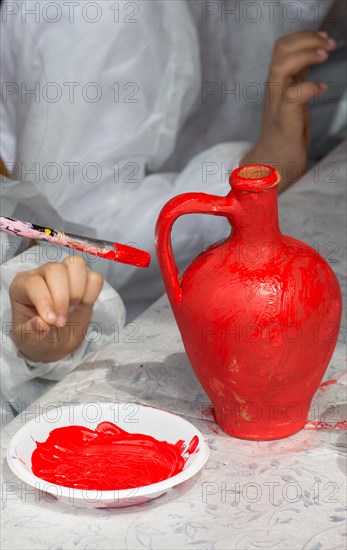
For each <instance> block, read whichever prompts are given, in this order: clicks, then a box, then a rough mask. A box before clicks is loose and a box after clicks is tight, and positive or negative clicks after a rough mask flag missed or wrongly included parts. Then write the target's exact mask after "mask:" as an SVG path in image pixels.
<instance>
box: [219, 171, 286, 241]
mask: <svg viewBox="0 0 347 550" xmlns="http://www.w3.org/2000/svg"><path fill="white" fill-rule="evenodd" d="M279 182H280V176H279V173H278V172H277V170H275V169H274V168H272V167H270V166H265V165H249V166H246V167H241V168H238V169H237V170H234V172H233V173H232V174H231V176H230V183H231V186H232V192H231V193H230V194H229V196H230V198H232V200H233V201H235V206H236V208H235V215H234V216H233V217H232V226H233V238H234V239H238V240H242V241H247V242H253V243H255V242H259V243H266V242H271V241H273V240H277V239H278V238H279V237H280V235H281V232H280V228H279V223H278V204H277V201H278V193H277V187H278V184H279Z"/></svg>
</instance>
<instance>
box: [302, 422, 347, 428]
mask: <svg viewBox="0 0 347 550" xmlns="http://www.w3.org/2000/svg"><path fill="white" fill-rule="evenodd" d="M305 430H347V420H340V422H336V423H335V424H330V423H329V422H323V421H322V420H316V421H314V420H310V421H309V422H308V423H307V424H306V426H305Z"/></svg>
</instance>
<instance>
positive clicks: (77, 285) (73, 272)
mask: <svg viewBox="0 0 347 550" xmlns="http://www.w3.org/2000/svg"><path fill="white" fill-rule="evenodd" d="M62 264H63V265H64V266H65V268H66V270H67V273H68V279H69V289H70V303H69V307H70V308H74V307H76V306H78V304H80V302H81V301H82V299H83V296H84V294H85V290H86V286H87V266H86V263H85V261H84V260H83V258H81V257H80V256H73V257H70V258H66V259H65V260H64V261H63V262H62Z"/></svg>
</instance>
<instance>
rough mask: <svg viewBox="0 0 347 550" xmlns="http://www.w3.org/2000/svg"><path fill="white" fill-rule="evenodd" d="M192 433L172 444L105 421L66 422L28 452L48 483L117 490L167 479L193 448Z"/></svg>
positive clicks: (195, 443) (180, 467) (195, 441)
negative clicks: (88, 423)
mask: <svg viewBox="0 0 347 550" xmlns="http://www.w3.org/2000/svg"><path fill="white" fill-rule="evenodd" d="M198 443H199V438H198V437H197V436H194V437H193V438H192V440H191V441H190V443H189V445H188V448H187V449H185V447H186V445H185V442H184V441H183V440H179V441H177V443H175V444H172V443H168V442H167V441H159V440H157V439H155V438H154V437H151V436H149V435H144V434H130V433H128V432H126V431H125V430H122V429H121V428H119V427H118V426H116V425H115V424H113V423H111V422H101V423H100V424H99V425H98V426H97V427H96V429H95V430H90V429H89V428H85V427H83V426H66V427H63V428H57V429H55V430H52V431H51V433H50V434H49V436H48V438H47V440H46V441H45V442H43V443H40V442H36V445H37V448H36V449H35V451H34V452H33V454H32V457H31V465H32V471H33V473H34V474H35V475H36V476H37V477H39V478H41V479H44V480H45V481H48V482H49V483H54V484H56V485H61V486H63V487H71V488H74V489H86V490H100V491H108V490H121V489H132V488H134V487H143V486H146V485H151V484H152V483H157V482H159V481H163V480H165V479H168V478H170V477H172V476H174V475H176V474H178V473H179V472H181V471H182V470H183V468H184V465H185V463H186V462H187V460H188V458H189V455H190V454H192V453H194V452H195V451H196V450H197V447H198Z"/></svg>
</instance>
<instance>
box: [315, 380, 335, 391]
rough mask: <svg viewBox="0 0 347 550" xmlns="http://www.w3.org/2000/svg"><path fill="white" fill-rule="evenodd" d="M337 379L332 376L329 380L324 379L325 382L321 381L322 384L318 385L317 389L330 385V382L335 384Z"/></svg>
mask: <svg viewBox="0 0 347 550" xmlns="http://www.w3.org/2000/svg"><path fill="white" fill-rule="evenodd" d="M336 382H337V380H336V378H332V379H331V380H326V381H325V382H322V384H320V385H319V387H318V389H319V390H320V389H321V388H325V386H330V385H331V384H336Z"/></svg>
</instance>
